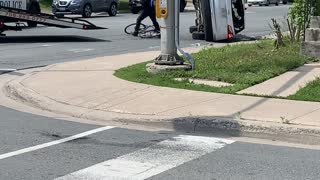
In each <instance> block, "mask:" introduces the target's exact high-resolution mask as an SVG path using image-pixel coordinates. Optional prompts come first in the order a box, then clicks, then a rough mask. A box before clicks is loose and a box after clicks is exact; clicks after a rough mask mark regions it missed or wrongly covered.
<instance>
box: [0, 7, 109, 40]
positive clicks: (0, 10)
mask: <svg viewBox="0 0 320 180" xmlns="http://www.w3.org/2000/svg"><path fill="white" fill-rule="evenodd" d="M6 22H35V23H37V24H42V25H46V26H54V27H59V28H76V29H83V30H95V29H107V28H103V27H99V26H96V25H94V24H92V23H90V22H89V21H87V20H84V19H79V18H70V17H63V18H58V17H56V16H54V15H52V14H47V13H32V12H29V11H26V10H21V9H14V8H9V7H3V6H0V34H1V32H3V31H6V30H14V31H19V30H22V28H24V27H25V26H22V25H21V23H17V24H16V26H8V25H6V24H5V23H6Z"/></svg>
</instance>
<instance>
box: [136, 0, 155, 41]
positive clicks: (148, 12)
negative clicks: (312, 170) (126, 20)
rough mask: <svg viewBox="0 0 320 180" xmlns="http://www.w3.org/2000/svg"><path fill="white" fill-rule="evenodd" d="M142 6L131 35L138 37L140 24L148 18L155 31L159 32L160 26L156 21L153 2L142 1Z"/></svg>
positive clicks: (150, 0)
mask: <svg viewBox="0 0 320 180" xmlns="http://www.w3.org/2000/svg"><path fill="white" fill-rule="evenodd" d="M142 6H143V9H142V12H141V14H140V15H139V17H138V18H137V23H136V27H135V29H134V33H133V35H134V36H138V33H139V27H140V24H141V22H142V21H143V20H144V19H145V18H146V17H148V16H149V17H150V19H151V21H152V23H153V25H154V27H155V31H156V32H160V26H159V23H158V21H157V19H156V11H155V0H142Z"/></svg>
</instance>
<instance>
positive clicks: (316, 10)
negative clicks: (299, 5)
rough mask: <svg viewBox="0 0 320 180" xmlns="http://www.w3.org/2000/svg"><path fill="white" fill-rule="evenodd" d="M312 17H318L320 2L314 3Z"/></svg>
mask: <svg viewBox="0 0 320 180" xmlns="http://www.w3.org/2000/svg"><path fill="white" fill-rule="evenodd" d="M314 15H315V16H320V1H319V0H318V1H316V4H315V11H314Z"/></svg>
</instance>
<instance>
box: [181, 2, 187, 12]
mask: <svg viewBox="0 0 320 180" xmlns="http://www.w3.org/2000/svg"><path fill="white" fill-rule="evenodd" d="M186 6H187V2H186V1H185V0H181V1H180V12H184V9H185V8H186Z"/></svg>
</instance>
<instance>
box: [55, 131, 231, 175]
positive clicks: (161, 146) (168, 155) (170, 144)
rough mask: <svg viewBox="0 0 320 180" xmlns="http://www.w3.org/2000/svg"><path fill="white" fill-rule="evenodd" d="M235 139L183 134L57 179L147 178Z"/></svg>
mask: <svg viewBox="0 0 320 180" xmlns="http://www.w3.org/2000/svg"><path fill="white" fill-rule="evenodd" d="M233 142H234V141H232V140H228V139H220V138H213V137H202V136H187V135H180V136H177V137H174V138H172V139H168V140H164V141H161V142H159V143H157V144H156V145H153V146H151V147H148V148H144V149H141V150H138V151H135V152H133V153H129V154H126V155H123V156H120V157H118V158H115V159H111V160H108V161H105V162H102V163H99V164H96V165H93V166H91V167H88V168H85V169H82V170H79V171H76V172H74V173H71V174H68V175H66V176H63V177H60V178H57V179H56V180H74V179H77V180H89V179H90V180H114V179H117V180H123V179H130V180H131V179H132V180H140V179H146V178H149V177H152V176H155V175H157V174H160V173H162V172H164V171H167V170H170V169H172V168H175V167H177V166H179V165H182V164H184V163H186V162H188V161H191V160H194V159H197V158H199V157H201V156H203V155H205V154H207V153H211V152H213V151H215V150H217V149H220V148H223V147H224V146H226V145H228V144H231V143H233Z"/></svg>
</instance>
